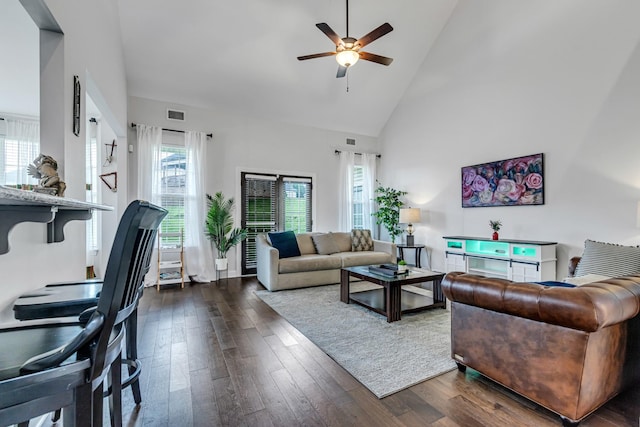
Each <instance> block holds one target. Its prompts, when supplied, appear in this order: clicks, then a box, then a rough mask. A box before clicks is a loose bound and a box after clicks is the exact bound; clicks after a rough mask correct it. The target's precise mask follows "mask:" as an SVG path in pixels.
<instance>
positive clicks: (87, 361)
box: [0, 201, 167, 427]
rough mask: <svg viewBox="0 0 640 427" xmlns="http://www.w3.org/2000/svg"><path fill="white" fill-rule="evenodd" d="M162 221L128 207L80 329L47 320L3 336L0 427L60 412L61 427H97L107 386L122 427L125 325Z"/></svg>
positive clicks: (137, 205) (137, 204) (154, 210)
mask: <svg viewBox="0 0 640 427" xmlns="http://www.w3.org/2000/svg"><path fill="white" fill-rule="evenodd" d="M166 214H167V211H166V210H164V209H162V208H159V207H157V206H154V205H152V204H150V203H147V202H143V201H134V202H132V203H131V204H130V205H129V207H127V209H126V211H125V212H124V214H123V216H122V218H121V220H120V225H119V226H118V231H117V232H116V236H115V239H114V243H113V246H112V249H111V254H110V256H109V262H108V264H107V269H106V272H105V277H104V282H103V286H102V290H101V292H100V298H99V300H98V305H97V307H96V308H95V309H94V310H91V311H89V312H87V313H85V314H84V315H83V316H81V318H82V320H83V321H84V323H83V324H73V323H69V322H67V321H59V322H53V321H49V320H46V321H44V322H39V323H41V324H40V325H37V324H34V322H29V324H28V325H27V326H13V327H10V328H7V329H2V330H0V343H2V345H1V346H0V425H1V426H5V425H11V424H16V423H24V422H26V421H28V420H29V419H31V418H34V417H37V416H39V415H42V414H45V413H47V412H51V411H55V410H57V409H59V408H63V417H64V425H65V427H67V426H74V425H77V426H101V425H102V417H103V414H102V412H103V411H102V410H103V388H104V382H105V379H107V378H109V380H110V382H111V386H112V393H111V402H110V404H111V406H112V412H111V423H112V425H114V426H120V425H121V424H122V410H121V390H120V386H121V385H120V381H119V377H120V373H121V363H122V361H121V354H122V343H123V340H124V336H125V328H123V322H124V321H125V319H127V318H128V317H130V316H131V313H133V312H134V311H135V309H136V307H137V302H138V298H139V295H140V284H141V283H142V278H143V277H144V275H145V274H146V273H147V272H148V270H149V266H150V263H151V253H152V249H153V242H154V240H155V237H156V234H157V228H158V226H159V224H160V222H161V221H162V219H163V218H164V217H165V216H166ZM35 323H38V322H35ZM107 375H109V377H107Z"/></svg>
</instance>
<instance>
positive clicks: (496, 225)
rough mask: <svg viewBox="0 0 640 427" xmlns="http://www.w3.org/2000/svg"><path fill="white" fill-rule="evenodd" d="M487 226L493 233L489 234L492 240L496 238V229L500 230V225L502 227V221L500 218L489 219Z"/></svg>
mask: <svg viewBox="0 0 640 427" xmlns="http://www.w3.org/2000/svg"><path fill="white" fill-rule="evenodd" d="M489 226H490V227H491V229H492V230H493V235H492V236H491V239H492V240H498V237H499V236H498V231H500V227H502V223H501V222H500V220H499V219H498V220H495V221H489Z"/></svg>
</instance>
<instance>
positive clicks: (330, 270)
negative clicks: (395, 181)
mask: <svg viewBox="0 0 640 427" xmlns="http://www.w3.org/2000/svg"><path fill="white" fill-rule="evenodd" d="M320 234H326V233H300V234H296V240H297V242H298V247H299V249H300V254H301V255H300V256H295V257H291V258H282V259H280V257H279V252H278V250H277V249H276V248H274V247H273V246H271V243H270V242H269V240H268V238H267V235H262V234H261V235H258V236H257V237H256V250H257V270H258V280H259V281H260V283H262V285H263V286H264V287H265V288H267V289H268V290H270V291H279V290H283V289H294V288H304V287H309V286H317V285H328V284H332V283H339V282H340V268H342V267H353V266H357V265H371V264H384V263H395V262H396V245H395V244H393V243H391V242H383V241H381V240H373V250H372V251H359V252H354V251H352V250H351V233H347V232H345V233H343V232H336V233H331V234H332V236H333V238H334V241H335V242H336V245H337V247H338V249H339V252H336V253H332V254H330V255H320V254H318V253H317V251H316V247H315V245H314V242H313V240H312V236H314V235H320Z"/></svg>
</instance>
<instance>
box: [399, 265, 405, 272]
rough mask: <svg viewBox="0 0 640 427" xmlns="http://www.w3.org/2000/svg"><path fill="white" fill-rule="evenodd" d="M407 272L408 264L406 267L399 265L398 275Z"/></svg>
mask: <svg viewBox="0 0 640 427" xmlns="http://www.w3.org/2000/svg"><path fill="white" fill-rule="evenodd" d="M405 271H407V266H406V264H405V265H400V264H398V273H404V272H405Z"/></svg>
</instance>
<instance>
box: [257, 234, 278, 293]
mask: <svg viewBox="0 0 640 427" xmlns="http://www.w3.org/2000/svg"><path fill="white" fill-rule="evenodd" d="M256 264H257V265H256V270H257V273H258V281H259V282H260V283H262V284H263V285H264V287H265V288H267V289H269V290H270V291H271V290H273V288H275V287H277V285H278V267H279V265H280V252H279V251H278V250H277V249H276V248H274V247H273V246H271V245H270V244H269V242H267V239H266V237H265V236H264V235H263V234H259V235H257V236H256Z"/></svg>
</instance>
